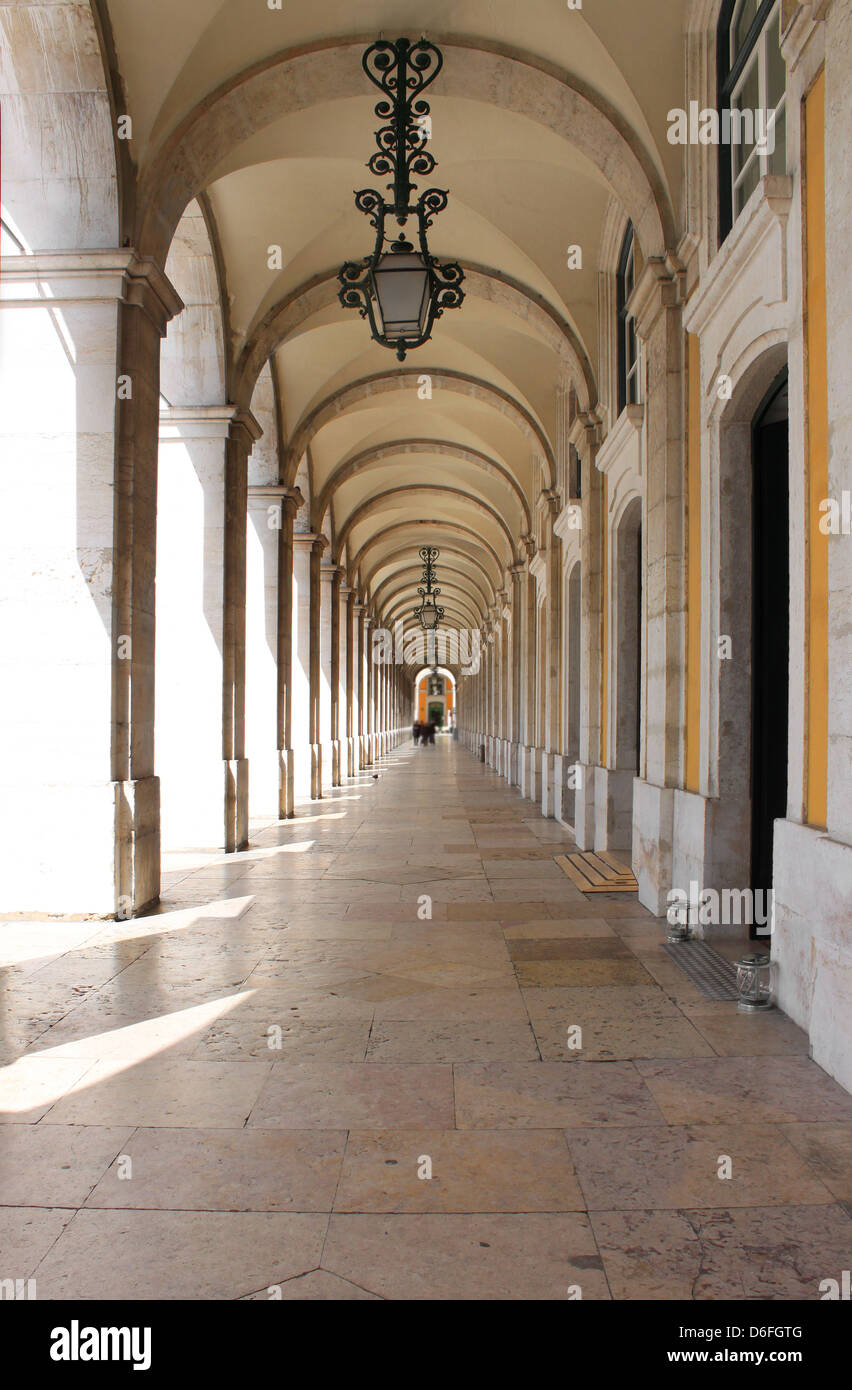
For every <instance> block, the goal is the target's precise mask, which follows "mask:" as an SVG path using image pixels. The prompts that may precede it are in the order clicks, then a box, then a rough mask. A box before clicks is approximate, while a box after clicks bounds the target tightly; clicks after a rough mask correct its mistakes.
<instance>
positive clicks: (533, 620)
mask: <svg viewBox="0 0 852 1390" xmlns="http://www.w3.org/2000/svg"><path fill="white" fill-rule="evenodd" d="M534 554H535V547H534V542H532V541H529V542H528V545H527V556H528V558H527V567H526V572H525V574H524V590H525V593H524V635H523V645H524V666H525V670H524V675H525V680H524V717H523V730H524V732H523V744H524V746H523V752H522V757H521V793H522V795H523V796H526V797H529V798H530V799H531V800H535V799H536V791H537V783H538V780H539V779H538V750H537V748H536V705H537V695H538V646H537V631H536V630H537V625H538V590H537V586H536V581H535V576H534V575H533V573H532V570H531V568H530V566H531V564H532V561H533V556H534Z"/></svg>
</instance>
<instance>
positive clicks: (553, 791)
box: [541, 492, 562, 818]
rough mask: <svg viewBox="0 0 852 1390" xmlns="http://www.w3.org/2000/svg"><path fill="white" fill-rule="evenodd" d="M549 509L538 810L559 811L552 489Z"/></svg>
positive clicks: (558, 592) (558, 581)
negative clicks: (544, 662)
mask: <svg viewBox="0 0 852 1390" xmlns="http://www.w3.org/2000/svg"><path fill="white" fill-rule="evenodd" d="M544 500H545V502H546V504H547V508H548V512H549V525H548V539H547V558H546V560H545V565H546V570H547V600H546V604H545V610H544V611H545V615H546V616H545V622H546V624H547V631H546V634H545V661H546V669H545V671H544V751H543V753H542V762H541V813H542V815H543V816H553V817H556V818H558V817H559V816H560V815H561V813H562V721H561V713H562V541H561V539H560V537H559V536H558V535H557V534H556V532H555V530H554V529H553V527H554V522H555V521H556V518H557V516H558V515H559V498H558V496H557V494H556V493H555V492H547V493H545V494H544Z"/></svg>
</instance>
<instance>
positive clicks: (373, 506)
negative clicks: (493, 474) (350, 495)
mask: <svg viewBox="0 0 852 1390" xmlns="http://www.w3.org/2000/svg"><path fill="white" fill-rule="evenodd" d="M415 493H417V494H418V495H420V496H426V497H433V496H435V495H436V494H437V493H440V494H442V495H443V496H450V497H458V498H460V499H461V500H462V501H463V503H464V505H465V506H468V507H473V509H474V510H475V511H478V512H480V513H481V514H482V515H483V516H487V517H488V518H489V519H490V520H491V521H493V522H495V524H496V525H497V527H498V528H499V530H501V531H502V532H503V535H504V536H505V537H506V540H507V542H508V546H509V552H510V554H511V557H512V562H513V563H514V561H515V560H516V559H517V556H516V554H515V542H514V540H513V537H512V532H511V531H510V530H509V527H508V526H507V525H506V522H505V521H504V520H503V518H502V517H501V515H500V513H499V512H497V511H495V510H494V508H493V507H491V506H489V504H488V503H487V502H482V501H480V499H479V498H478V497H471V495H470V493H467V492H464V491H463V489H462V488H457V487H445V486H444V485H443V484H435V483H406V484H403V485H402V486H401V487H390V488H387V489H386V490H385V491H384V492H380V493H379V494H378V495H377V496H376V497H371V498H370V499H369V500H368V501H367V502H362V503H361V506H360V507H356V509H355V511H354V512H352V514H351V515H350V516H348V517H347V518H346V521H345V522H344V523H343V526H342V527H341V529H340V531H339V532H338V534H337V536H336V537H335V550H336V552H337V555H338V557H339V556H340V555H341V554H342V552H343V549H344V546H345V545H346V542H347V541H348V539H349V537H350V535H351V534H352V531H353V530H354V529H355V527H356V526H358V525H359V524H360V523H361V522H362V521H366V520H367V518H368V517H370V516H372V515H373V513H374V512H376V511H378V510H379V508H380V506H381V505H382V504H383V503H384V502H386V501H387V500H388V498H389V497H398V496H401V495H403V494H405V495H406V496H409V497H413V495H414V494H415Z"/></svg>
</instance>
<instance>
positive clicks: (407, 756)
mask: <svg viewBox="0 0 852 1390" xmlns="http://www.w3.org/2000/svg"><path fill="white" fill-rule="evenodd" d="M570 846H571V840H570V836H569V835H568V834H567V832H565V831H564V830H562V829H561V828H560V827H559V826H557V825H555V824H554V822H552V821H550V822H548V821H546V820H543V819H542V818H541V817H540V816H539V815H538V813H537V812H536V810H535V808H534V807H532V806H531V805H530V803H529V802H525V801H523V800H522V799H521V798H520V796H519V795H518V793H517V792H516V791H514V790H512V789H509V788H508V787H507V786H506V784H505V783H504V782H502V781H501V780H500V779H499V778H498V777H497V776H496V775H495V774H494V773H493V772H491V771H490V770H489V769H487V768H485V767H482V766H480V764H478V763H477V762H476V761H475V760H474V759H473V758H472V757H471V756H470V755H469V754H468V753H467V752H466V750H465V749H463V748H460V747H458V746H457V745H455V744H453V743H451V742H450V741H449V740H447V739H439V741H438V744H437V746H436V747H435V748H434V749H414V748H412V746H411V744H408V745H407V746H405V745H404V746H402V747H401V748H400V749H398V750H397V751H396V752H395V753H394V754H392V755H391V756H390V757H389V758H388V759H385V760H384V761H383V762H382V764H380V775H379V778H378V780H375V779H374V778H373V777H372V775H370V774H369V773H367V774H364V775H362V776H361V777H360V778H359V779H357V781H354V782H352V783H350V784H348V785H347V786H346V787H345V788H341V789H340V790H339V791H336V792H335V793H333V794H332V795H330V796H329V797H328V798H327V799H325V800H323V801H322V802H318V803H313V804H311V805H309V806H305V807H302V808H301V809H300V811H299V814H298V816H297V817H296V818H295V819H294V820H292V821H289V822H287V823H283V824H279V823H275V824H270V825H267V826H265V827H261V828H259V829H258V831H257V833H256V834H255V835H254V837H253V846H252V848H251V850H249V851H248V852H247V853H245V854H240V855H234V856H227V857H226V856H222V855H211V854H207V855H205V854H196V855H184V856H177V857H176V858H174V863H173V867H172V870H171V871H170V872H169V874H168V875H167V880H166V881H167V885H168V887H167V890H166V893H165V896H164V899H163V903H162V908H161V911H160V912H159V913H158V914H156V915H153V916H149V917H147V918H144V919H137V920H136V921H132V922H110V923H103V922H91V921H90V922H56V921H53V922H47V923H35V922H13V923H8V924H5V925H3V926H0V948H2V956H0V960H2V963H3V964H4V965H5V969H4V970H3V977H4V979H3V983H4V1000H3V1005H2V1023H0V1046H2V1049H3V1055H2V1058H0V1060H2V1062H3V1063H5V1065H4V1067H3V1068H2V1070H0V1107H2V1110H3V1112H4V1113H3V1117H2V1118H3V1119H4V1121H5V1122H6V1123H4V1124H3V1125H2V1126H0V1201H2V1204H3V1205H2V1206H0V1260H2V1266H3V1267H2V1268H0V1277H4V1278H9V1277H14V1278H33V1277H34V1278H35V1279H36V1283H37V1293H38V1297H39V1298H41V1299H55V1298H102V1297H120V1298H156V1297H161V1298H202V1299H235V1298H256V1299H266V1298H269V1297H270V1292H269V1290H270V1287H271V1286H280V1293H281V1297H283V1298H292V1299H332V1300H333V1299H366V1298H376V1297H379V1298H401V1299H453V1298H465V1299H468V1298H479V1299H565V1298H568V1297H571V1296H573V1297H576V1296H577V1295H578V1293H581V1295H582V1297H583V1298H585V1299H609V1298H614V1299H642V1298H657V1299H688V1298H695V1299H728V1298H733V1299H788V1298H792V1299H816V1298H818V1297H819V1291H818V1286H819V1283H820V1281H821V1280H823V1279H825V1278H837V1279H839V1278H840V1274H841V1271H842V1270H843V1269H848V1268H849V1265H850V1257H852V1219H850V1214H852V1099H851V1098H850V1097H849V1096H848V1095H847V1094H846V1092H845V1091H843V1090H842V1088H841V1087H839V1086H838V1085H836V1084H835V1083H834V1082H833V1081H832V1080H831V1079H830V1078H829V1077H828V1076H826V1075H825V1073H824V1072H822V1071H821V1070H820V1068H819V1067H817V1066H816V1065H815V1064H814V1063H813V1062H812V1061H810V1060H809V1059H808V1056H807V1041H806V1038H805V1036H804V1035H803V1034H802V1033H801V1032H800V1031H799V1030H798V1029H797V1028H795V1027H794V1026H793V1024H792V1023H791V1022H790V1021H789V1020H788V1019H786V1018H784V1017H783V1016H781V1015H777V1014H776V1015H773V1016H765V1017H757V1018H754V1017H752V1018H749V1017H743V1016H742V1015H739V1014H738V1013H737V1010H736V1005H735V1004H730V1003H711V1002H708V1001H707V1000H706V999H704V998H703V997H702V995H701V994H700V993H699V992H698V991H697V990H696V989H695V987H694V986H693V985H691V984H690V983H689V981H688V980H687V979H686V978H685V977H684V976H682V975H681V973H680V971H679V970H678V969H677V967H676V966H674V965H673V964H672V963H671V962H670V961H669V959H668V958H667V957H666V955H665V954H664V952H663V951H662V949H661V943H662V940H663V939H664V930H663V924H661V923H660V922H659V921H656V920H654V919H653V918H652V917H651V916H650V915H649V914H648V913H647V912H645V911H644V910H643V909H642V908H641V907H639V906H638V904H637V902H636V899H635V898H634V897H628V896H624V895H614V894H613V895H599V896H595V897H591V896H590V897H584V896H583V894H581V893H580V892H579V891H578V890H577V889H576V888H574V887H573V885H572V884H571V883H570V882H569V881H568V880H567V879H566V877H565V876H564V874H563V873H562V872H561V870H560V869H559V867H558V866H557V865H556V864H555V863H554V859H553V856H554V855H555V854H557V853H560V852H562V851H564V850H565V849H566V848H570ZM422 895H428V896H429V897H430V898H431V902H432V909H431V912H432V915H431V919H427V918H424V917H422V916H420V915H419V912H422V911H423V908H422V907H420V908H419V906H418V905H419V903H422ZM737 944H738V943H733V944H732V945H731V947H730V949H731V950H734V949H736V945H737ZM578 1027H579V1028H580V1029H581V1030H582V1033H581V1040H582V1050H579V1051H578V1050H576V1049H572V1048H571V1047H569V1030H572V1029H576V1028H578ZM571 1036H573V1037H576V1034H572V1035H571ZM725 1156H727V1157H728V1158H729V1160H730V1165H731V1172H732V1176H731V1177H730V1178H729V1179H728V1178H725V1177H720V1176H719V1173H720V1171H722V1172H724V1170H725V1163H724V1159H725ZM430 1165H431V1178H429V1177H428V1176H421V1175H425V1174H426V1173H427V1172H428V1171H429V1168H430Z"/></svg>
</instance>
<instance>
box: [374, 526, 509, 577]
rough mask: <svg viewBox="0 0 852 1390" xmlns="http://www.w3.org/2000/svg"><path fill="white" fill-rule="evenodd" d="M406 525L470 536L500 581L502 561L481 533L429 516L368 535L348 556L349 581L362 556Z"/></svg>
mask: <svg viewBox="0 0 852 1390" xmlns="http://www.w3.org/2000/svg"><path fill="white" fill-rule="evenodd" d="M406 527H413V528H416V530H417V532H418V534H419V533H422V531H423V530H424V528H428V529H430V530H431V529H432V528H433V527H438V528H439V529H440V530H442V531H445V532H450V533H452V534H453V535H460V536H464V537H465V538H466V539H467V538H468V537H472V539H473V543H474V544H475V545H476V546H477V547H478V548H479V549H480V550H482V551H483V552H484V553H485V554H486V555H487V556H488V558H489V559H490V560H492V561H493V562H494V568H495V570H496V573H497V582H498V583H499V582H500V580H501V577H502V574H503V569H504V566H503V562H502V561H501V559H500V556H499V555H498V554H497V551H496V550H495V549H494V547H493V546H492V545H490V544H489V542H488V541H487V540H485V538H484V537H483V536H482V535H480V533H479V532H478V531H476V530H475V529H474V528H473V527H472V526H465V525H464V524H463V523H462V522H460V521H435V520H434V519H433V518H431V517H412V518H411V519H410V520H405V521H395V522H393V523H392V524H391V525H390V526H384V527H383V528H382V529H381V531H376V532H374V534H373V535H372V536H370V538H369V540H367V541H365V542H364V544H363V545H362V546H361V548H360V550H358V551H357V553H356V554H355V555H354V556H352V557H351V558H350V561H349V574H350V581H349V582H350V583H352V581H353V579H354V577H355V576H356V575H357V574H358V570H359V566H360V565H361V564H362V563H363V561H364V557H365V556H366V555H368V554H369V553H370V551H371V550H372V549H373V547H374V546H376V545H378V544H379V543H380V541H383V540H386V539H387V537H388V536H389V535H390V534H391V533H392V532H394V531H401V530H403V529H405V528H406ZM492 582H493V581H492Z"/></svg>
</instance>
